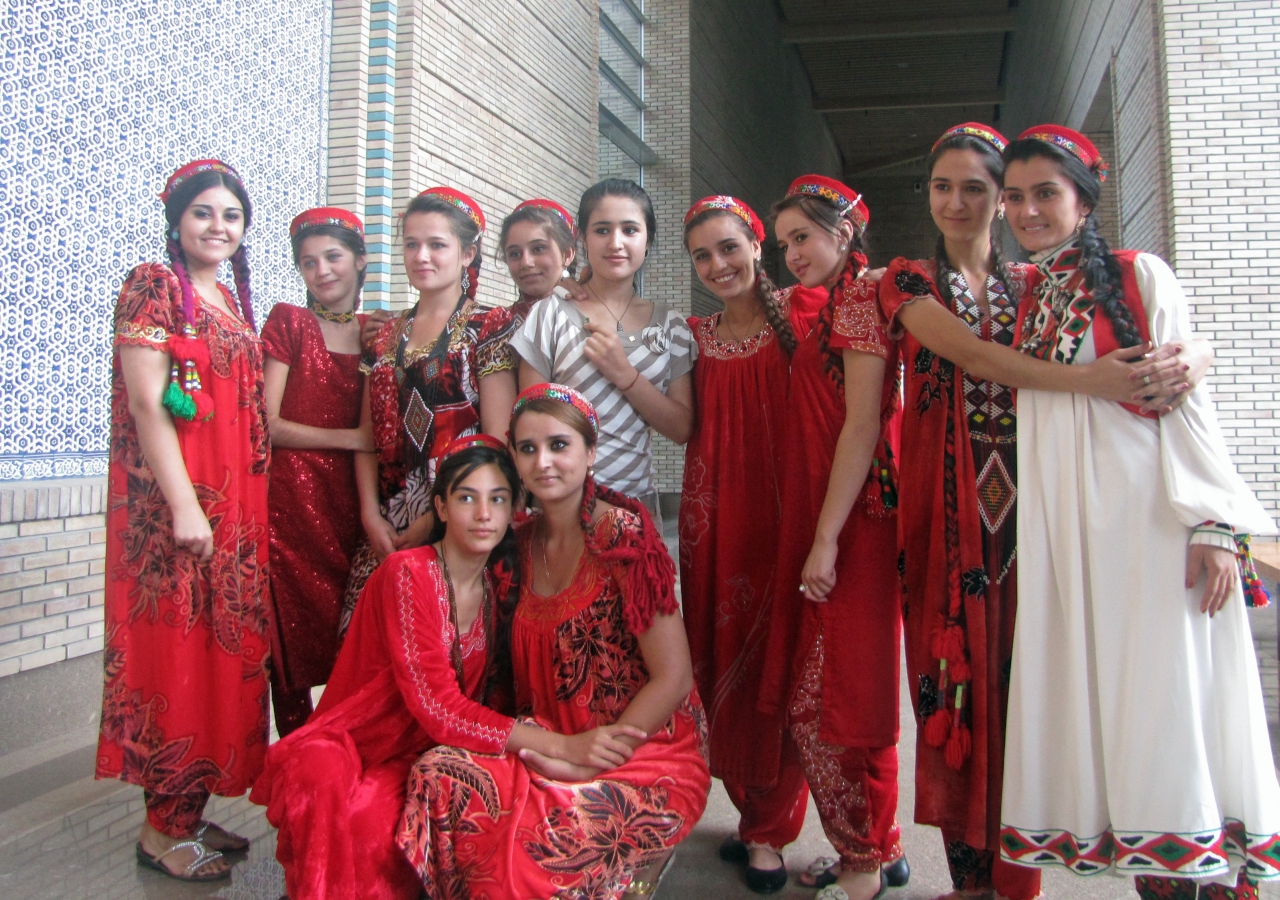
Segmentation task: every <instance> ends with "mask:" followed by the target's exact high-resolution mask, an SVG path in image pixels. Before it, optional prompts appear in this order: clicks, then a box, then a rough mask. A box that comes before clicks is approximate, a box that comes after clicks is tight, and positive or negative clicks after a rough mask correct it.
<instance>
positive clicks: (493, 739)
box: [361, 551, 515, 753]
mask: <svg viewBox="0 0 1280 900" xmlns="http://www.w3.org/2000/svg"><path fill="white" fill-rule="evenodd" d="M383 567H384V568H386V569H387V573H386V577H385V578H384V579H383V581H382V596H381V597H379V598H378V600H379V605H380V606H381V609H382V615H383V628H384V629H385V634H386V641H387V652H388V653H389V654H390V656H391V669H392V671H393V672H394V673H395V678H396V684H397V685H399V687H400V693H401V695H402V696H403V697H404V701H405V705H406V706H408V707H409V711H410V712H412V713H413V716H414V718H416V719H417V720H418V723H419V724H420V725H421V726H422V729H423V731H425V732H426V733H427V735H428V736H429V737H430V738H431V739H432V740H433V741H435V742H436V743H439V744H449V745H451V746H455V747H461V748H463V749H464V750H471V751H473V752H476V753H502V752H504V751H505V750H506V748H507V739H508V738H509V737H510V736H511V728H512V726H513V725H514V724H515V722H514V720H512V719H509V718H507V717H506V716H502V715H499V714H498V713H496V712H494V711H493V710H491V709H489V708H488V707H485V706H481V705H480V704H479V703H476V702H475V701H474V700H471V699H469V698H468V697H467V696H466V695H465V694H463V692H462V688H461V686H460V685H459V684H458V676H457V674H456V673H455V672H454V669H453V662H452V660H451V659H450V647H449V644H448V643H446V642H451V641H452V639H453V624H452V622H450V621H449V600H448V596H449V595H448V587H447V586H446V585H445V583H444V580H443V579H442V578H441V577H440V574H439V569H438V568H437V565H436V563H435V556H434V554H431V555H424V554H421V553H417V554H414V553H413V552H412V551H410V552H407V553H397V554H394V555H392V556H389V557H388V558H387V560H386V562H384V563H383ZM369 599H370V598H368V597H366V598H364V599H363V600H362V601H361V602H366V601H367V600H369ZM486 639H487V640H490V641H492V636H490V635H486ZM490 652H492V651H490Z"/></svg>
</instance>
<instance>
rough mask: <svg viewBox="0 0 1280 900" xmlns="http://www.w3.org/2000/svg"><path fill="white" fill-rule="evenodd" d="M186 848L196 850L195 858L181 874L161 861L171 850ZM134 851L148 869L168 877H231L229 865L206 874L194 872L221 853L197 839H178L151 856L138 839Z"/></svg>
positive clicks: (179, 878) (214, 859)
mask: <svg viewBox="0 0 1280 900" xmlns="http://www.w3.org/2000/svg"><path fill="white" fill-rule="evenodd" d="M188 848H190V849H193V850H195V851H196V858H195V860H194V861H193V862H192V863H191V864H189V865H188V866H186V867H185V868H184V869H183V870H182V873H181V874H179V873H177V872H174V871H173V870H172V869H170V868H169V867H168V866H166V865H165V864H164V863H162V862H161V860H162V859H164V858H165V857H166V856H168V855H169V854H170V853H172V852H173V851H175V850H185V849H188ZM135 852H136V855H137V857H138V862H140V863H142V865H144V866H146V867H147V868H149V869H155V870H156V871H157V872H163V873H164V874H166V875H168V876H169V877H170V878H175V879H177V880H178V881H221V880H223V879H224V878H230V877H231V868H230V867H229V866H228V867H227V868H225V869H223V870H222V871H221V872H211V873H209V874H208V875H197V874H195V873H196V872H198V871H199V870H200V869H201V868H203V867H204V866H207V865H208V864H209V863H211V862H217V861H218V860H220V859H222V854H221V853H219V852H218V851H217V850H210V849H209V848H208V847H206V846H205V845H204V844H202V843H200V842H199V841H197V840H193V839H190V840H185V841H178V843H176V844H174V845H173V846H172V847H170V848H169V849H168V850H166V851H164V852H163V853H160V854H157V855H155V856H152V855H151V854H150V853H148V852H147V851H146V850H143V849H142V842H141V841H139V842H138V843H137V844H136V845H135Z"/></svg>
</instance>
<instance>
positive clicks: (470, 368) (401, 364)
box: [340, 296, 516, 630]
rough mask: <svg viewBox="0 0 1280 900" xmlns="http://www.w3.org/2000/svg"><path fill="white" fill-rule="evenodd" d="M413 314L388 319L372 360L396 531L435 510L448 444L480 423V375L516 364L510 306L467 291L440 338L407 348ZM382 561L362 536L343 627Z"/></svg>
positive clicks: (376, 432) (386, 491) (384, 503)
mask: <svg viewBox="0 0 1280 900" xmlns="http://www.w3.org/2000/svg"><path fill="white" fill-rule="evenodd" d="M413 315H414V310H413V309H409V310H405V311H404V312H403V313H401V314H400V316H399V317H397V318H395V319H392V320H391V321H389V322H387V323H386V324H385V325H383V326H382V330H381V331H379V332H378V336H377V337H376V338H374V341H373V352H374V363H373V365H372V366H371V367H369V368H368V374H369V399H370V404H371V409H370V411H371V413H372V418H373V443H374V448H375V449H376V450H377V454H378V483H379V493H380V495H381V496H380V505H381V507H382V515H383V518H385V519H386V520H387V521H388V522H390V523H391V524H392V525H393V526H394V527H395V529H396V531H397V532H401V531H404V530H405V529H406V528H408V527H409V525H410V523H412V522H413V521H414V520H415V519H417V518H419V517H420V516H422V515H424V514H426V513H427V512H429V511H430V509H431V506H430V502H429V496H430V494H431V485H432V484H434V483H435V478H436V465H437V463H438V462H439V459H440V456H441V454H442V453H444V448H445V447H447V446H449V444H450V443H451V442H452V441H454V440H455V439H456V438H460V437H465V436H466V435H469V434H475V433H476V432H478V431H479V430H480V379H481V378H484V377H485V376H486V375H492V374H494V373H496V372H503V371H513V370H514V369H515V367H516V363H515V357H514V356H513V355H512V351H511V348H510V347H509V346H508V344H507V342H508V340H509V339H510V337H511V330H512V324H511V312H510V311H509V310H506V309H483V308H482V307H481V306H480V305H479V304H478V303H476V301H475V300H471V299H468V298H467V297H465V296H464V297H463V298H462V299H461V300H459V301H458V307H457V309H455V310H454V312H453V315H451V316H450V317H449V321H448V323H447V324H446V325H445V327H444V330H443V331H442V332H441V333H440V336H439V337H438V338H436V340H435V342H434V343H432V344H431V345H429V346H426V347H419V348H418V349H416V350H406V349H405V344H406V342H407V341H408V340H409V334H410V331H411V329H412V328H413ZM377 565H378V557H377V554H375V553H374V552H373V547H372V546H370V544H369V542H368V540H363V541H361V543H360V547H359V549H357V551H356V555H355V557H354V558H353V559H352V562H351V576H350V578H349V579H348V581H347V589H346V593H345V594H344V596H343V610H342V620H343V621H342V624H341V625H340V630H345V625H346V622H347V621H350V618H351V611H352V610H353V609H354V608H355V603H356V598H357V597H359V596H360V591H361V590H362V589H363V587H364V583H365V581H366V580H367V579H368V578H369V575H370V573H371V572H373V570H374V569H375V568H377Z"/></svg>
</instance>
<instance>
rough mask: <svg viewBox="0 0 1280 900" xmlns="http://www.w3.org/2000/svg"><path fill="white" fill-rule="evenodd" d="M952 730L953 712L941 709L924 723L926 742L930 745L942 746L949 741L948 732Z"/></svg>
mask: <svg viewBox="0 0 1280 900" xmlns="http://www.w3.org/2000/svg"><path fill="white" fill-rule="evenodd" d="M950 730H951V713H949V712H947V710H945V709H940V710H938V711H937V712H935V713H934V714H933V715H931V716H930V717H929V721H927V722H925V723H924V742H925V743H926V744H928V745H929V746H930V747H941V746H942V745H943V744H945V743H946V742H947V732H948V731H950Z"/></svg>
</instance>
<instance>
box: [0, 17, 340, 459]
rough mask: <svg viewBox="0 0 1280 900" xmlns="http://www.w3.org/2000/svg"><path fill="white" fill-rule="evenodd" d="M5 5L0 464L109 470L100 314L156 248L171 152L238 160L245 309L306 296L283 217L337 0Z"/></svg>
mask: <svg viewBox="0 0 1280 900" xmlns="http://www.w3.org/2000/svg"><path fill="white" fill-rule="evenodd" d="M5 9H6V13H5V18H4V23H5V27H4V28H3V29H0V58H3V59H4V60H5V65H4V66H3V67H0V97H4V98H5V99H4V110H3V112H0V119H3V124H4V137H3V138H0V143H2V144H3V150H0V185H4V202H3V203H0V284H3V285H4V286H5V288H4V289H5V300H4V308H3V315H4V325H5V331H6V340H4V341H0V400H2V402H0V481H13V480H20V479H28V478H49V477H63V476H79V477H83V476H96V475H105V474H106V453H107V442H108V432H109V413H110V409H109V400H110V396H111V391H110V380H111V313H112V309H113V307H114V305H115V300H116V295H117V294H118V293H119V291H120V286H121V284H122V283H123V281H124V277H125V275H126V274H127V273H128V272H129V270H130V269H131V268H132V267H133V266H135V265H137V264H138V263H140V262H143V261H146V260H162V259H163V258H164V257H163V251H164V237H163V234H164V218H163V215H162V211H161V205H160V201H159V199H157V197H156V194H157V193H159V191H160V188H161V186H163V184H164V180H165V179H166V178H167V177H168V176H169V174H170V173H171V172H173V170H174V169H176V168H177V167H178V166H180V165H182V164H183V163H185V162H187V161H188V160H190V159H192V158H200V157H210V156H216V157H219V158H221V159H224V160H226V161H227V162H229V163H231V164H232V165H234V166H235V167H236V168H237V169H238V170H239V172H240V174H241V175H242V176H244V180H245V184H246V187H247V188H248V191H249V196H250V198H251V199H252V201H253V227H251V228H250V229H249V231H248V236H247V243H248V246H249V263H250V266H251V267H252V271H253V277H252V280H253V300H254V311H255V316H256V318H257V321H258V322H259V323H261V322H263V321H264V320H265V319H266V315H267V311H268V310H269V309H270V307H271V305H272V304H273V303H275V302H277V301H291V302H301V301H302V299H303V296H304V289H303V285H302V280H301V278H300V277H299V276H298V273H297V272H296V271H295V270H294V268H293V260H292V259H291V256H290V249H289V231H288V226H289V220H290V219H292V218H293V217H294V216H295V215H297V214H298V213H299V212H300V211H301V210H304V209H307V208H309V207H312V206H315V205H316V204H317V203H318V202H319V201H320V200H322V199H323V196H324V183H323V180H322V173H323V167H324V156H323V153H322V148H323V146H324V136H325V113H326V108H327V102H326V92H327V89H326V85H327V83H328V78H327V77H326V68H327V59H328V56H329V53H328V45H327V38H328V31H329V22H330V17H331V15H332V13H331V9H332V4H331V3H330V2H321V0H299V2H296V3H274V4H273V3H253V2H250V0H226V2H221V3H179V2H177V0H155V2H152V3H102V2H94V3H86V2H81V0H23V2H21V3H17V4H15V3H8V4H6V6H5ZM219 79H221V80H219ZM214 84H218V85H223V84H225V85H227V86H228V89H226V90H217V89H213V90H211V89H210V86H211V85H214ZM223 274H224V276H225V275H226V270H225V269H224V273H223Z"/></svg>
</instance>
